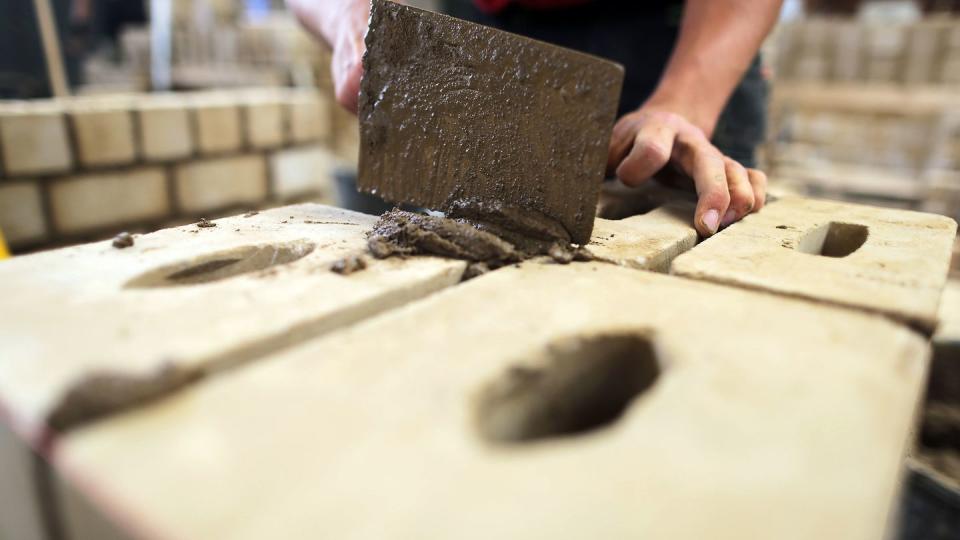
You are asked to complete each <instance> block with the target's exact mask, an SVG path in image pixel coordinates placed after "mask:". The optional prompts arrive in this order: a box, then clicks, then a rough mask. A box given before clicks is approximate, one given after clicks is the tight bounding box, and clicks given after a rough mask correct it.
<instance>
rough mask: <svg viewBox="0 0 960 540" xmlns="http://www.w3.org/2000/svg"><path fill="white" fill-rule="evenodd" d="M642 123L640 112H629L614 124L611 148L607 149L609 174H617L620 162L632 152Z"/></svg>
mask: <svg viewBox="0 0 960 540" xmlns="http://www.w3.org/2000/svg"><path fill="white" fill-rule="evenodd" d="M640 124H641V116H640V115H639V114H628V115H626V116H624V117H623V118H621V119H620V120H617V123H616V124H615V125H614V126H613V134H612V135H610V149H609V150H608V151H607V176H613V175H614V174H616V172H617V167H619V166H620V162H621V161H623V158H624V157H626V155H627V153H628V152H630V148H631V147H632V146H633V141H634V139H635V138H636V132H637V130H638V129H639V126H640Z"/></svg>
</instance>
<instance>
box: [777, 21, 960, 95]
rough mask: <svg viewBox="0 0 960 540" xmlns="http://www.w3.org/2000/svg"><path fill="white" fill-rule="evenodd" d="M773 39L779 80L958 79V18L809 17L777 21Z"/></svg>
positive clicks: (900, 81)
mask: <svg viewBox="0 0 960 540" xmlns="http://www.w3.org/2000/svg"><path fill="white" fill-rule="evenodd" d="M773 39H774V43H772V44H771V45H772V49H774V50H773V51H771V52H773V55H772V56H773V58H772V61H773V63H774V67H775V69H776V73H777V78H778V79H779V80H782V81H807V82H810V81H817V82H851V81H860V82H871V83H897V84H907V85H915V84H919V85H938V84H947V85H949V84H956V83H960V21H958V20H957V19H954V18H933V19H927V20H921V21H916V22H911V23H883V24H880V23H875V22H874V23H871V22H865V21H858V20H856V19H835V18H818V17H813V18H809V19H804V20H802V21H798V22H795V23H789V24H783V25H781V26H779V27H778V28H777V30H776V33H775V35H774V37H773Z"/></svg>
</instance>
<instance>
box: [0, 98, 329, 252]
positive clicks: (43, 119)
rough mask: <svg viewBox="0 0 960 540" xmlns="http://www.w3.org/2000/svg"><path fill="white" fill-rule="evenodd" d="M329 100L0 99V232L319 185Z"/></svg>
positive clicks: (151, 218)
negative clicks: (0, 102)
mask: <svg viewBox="0 0 960 540" xmlns="http://www.w3.org/2000/svg"><path fill="white" fill-rule="evenodd" d="M332 122H333V120H332V118H331V112H330V105H329V103H328V101H327V100H325V99H322V98H321V97H320V95H319V94H318V93H317V92H314V91H296V90H282V89H269V90H237V91H229V92H225V91H217V92H202V93H189V94H151V95H120V96H110V97H102V98H73V99H69V100H43V101H31V102H3V103H2V104H0V157H2V166H0V171H2V176H0V230H2V231H3V234H4V236H5V237H6V239H7V241H8V242H9V244H10V245H11V247H13V248H14V249H21V250H22V249H30V248H35V247H40V246H43V245H45V244H49V243H61V242H68V241H71V240H77V239H85V238H91V237H97V236H103V235H107V234H111V233H115V232H117V231H119V230H122V229H124V228H128V227H134V228H139V229H151V228H156V227H157V226H159V225H162V224H165V223H170V222H171V221H174V220H178V219H180V220H182V219H192V218H196V217H201V216H208V215H212V214H219V213H222V212H224V211H230V210H233V209H238V208H252V207H259V206H263V205H265V204H268V203H269V202H272V201H289V200H294V199H298V198H304V197H324V196H327V195H329V194H330V185H329V172H330V168H331V166H332V165H333V163H334V157H333V154H332V152H331V150H330V149H331V148H332V145H333V143H334V141H333V138H334V137H333V131H334V130H333V128H332Z"/></svg>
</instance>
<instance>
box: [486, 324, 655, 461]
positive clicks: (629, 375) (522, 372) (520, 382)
mask: <svg viewBox="0 0 960 540" xmlns="http://www.w3.org/2000/svg"><path fill="white" fill-rule="evenodd" d="M659 375H660V362H659V361H658V359H657V354H656V350H655V349H654V347H653V343H652V342H651V340H650V338H649V336H647V335H644V334H639V333H610V334H599V335H595V336H585V337H573V338H565V339H563V340H560V341H557V342H554V343H551V344H550V345H549V346H548V347H547V350H546V354H545V355H544V357H542V358H539V359H537V361H536V362H534V363H530V364H524V365H519V366H514V367H512V368H510V369H509V370H508V371H507V372H506V373H504V374H503V375H501V376H500V377H499V378H498V379H496V380H494V381H492V382H491V383H489V384H488V385H487V386H486V387H484V388H483V390H482V391H481V393H480V396H479V399H478V402H477V409H476V413H477V415H476V420H477V427H478V430H479V433H480V435H481V436H482V437H483V438H484V439H486V440H488V441H490V442H494V443H506V444H511V443H524V442H531V441H536V440H540V439H547V438H553V437H564V436H575V435H578V434H582V433H587V432H590V431H594V430H597V429H601V428H604V427H607V426H610V425H612V424H614V423H615V422H616V421H617V420H618V419H619V418H620V417H621V416H622V415H623V413H624V412H625V411H626V410H627V408H629V406H630V404H631V403H632V402H633V401H634V400H635V399H636V398H637V397H638V396H640V395H641V394H643V393H644V392H645V391H647V390H648V389H650V388H651V386H652V385H653V384H654V383H655V382H656V380H657V378H658V377H659Z"/></svg>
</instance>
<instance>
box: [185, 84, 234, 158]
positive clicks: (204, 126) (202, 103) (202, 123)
mask: <svg viewBox="0 0 960 540" xmlns="http://www.w3.org/2000/svg"><path fill="white" fill-rule="evenodd" d="M191 109H192V111H193V114H194V118H195V122H196V133H197V148H198V149H199V151H200V153H202V154H220V153H225V152H233V151H237V150H239V149H240V148H241V147H242V146H243V131H242V129H241V126H240V109H239V107H238V106H237V104H236V103H235V102H234V101H232V100H229V99H226V98H220V97H214V96H203V97H198V98H195V99H194V101H193V103H192V106H191Z"/></svg>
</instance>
